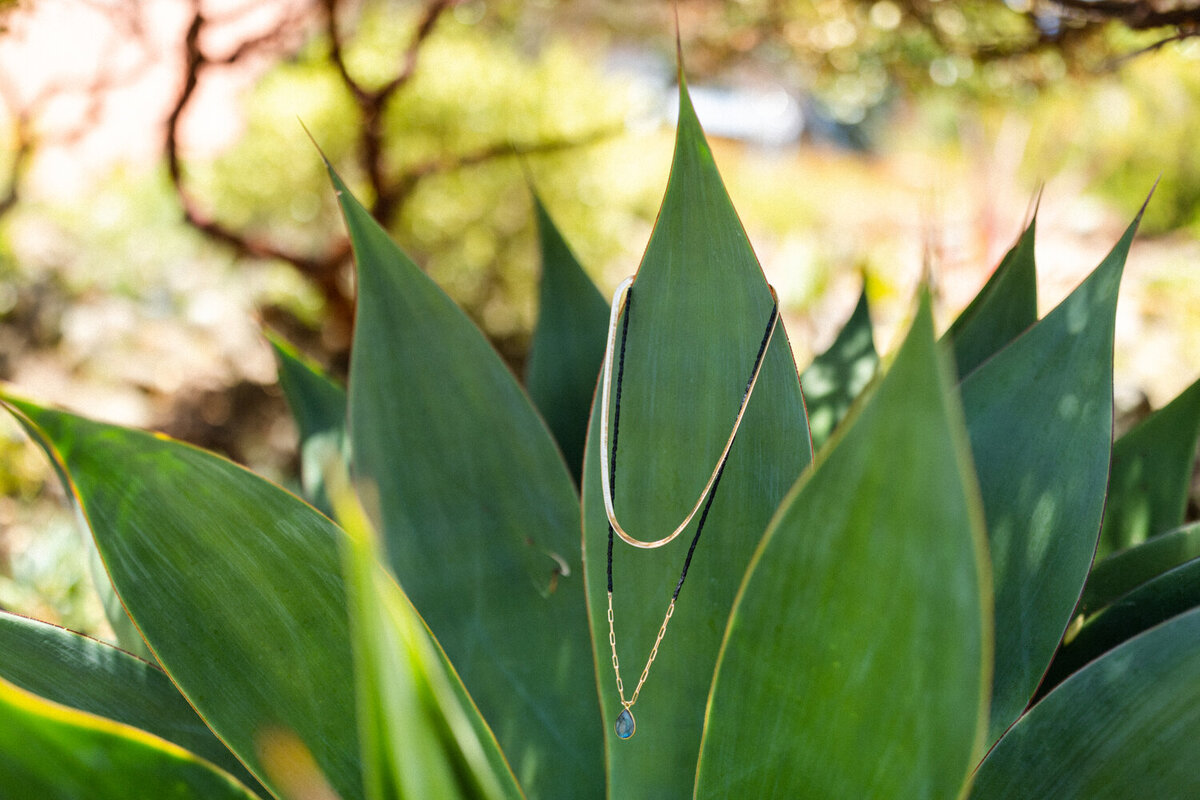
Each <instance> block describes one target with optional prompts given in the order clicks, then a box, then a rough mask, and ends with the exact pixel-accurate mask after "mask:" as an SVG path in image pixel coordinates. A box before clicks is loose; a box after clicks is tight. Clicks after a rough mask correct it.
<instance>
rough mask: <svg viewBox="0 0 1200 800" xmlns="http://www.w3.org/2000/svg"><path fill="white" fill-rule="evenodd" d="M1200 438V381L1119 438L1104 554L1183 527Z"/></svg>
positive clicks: (1102, 547) (1103, 532) (1101, 551)
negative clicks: (1197, 443) (1197, 444)
mask: <svg viewBox="0 0 1200 800" xmlns="http://www.w3.org/2000/svg"><path fill="white" fill-rule="evenodd" d="M1198 438H1200V381H1196V382H1195V383H1193V384H1192V385H1191V386H1189V387H1188V388H1187V389H1184V390H1183V392H1181V393H1180V394H1179V396H1178V397H1176V398H1175V399H1174V400H1172V401H1171V402H1170V403H1168V404H1167V405H1165V406H1163V407H1162V408H1160V409H1159V410H1158V411H1156V412H1154V413H1153V414H1151V415H1150V416H1149V417H1147V418H1146V419H1144V420H1142V421H1141V422H1140V423H1139V424H1138V425H1137V426H1136V427H1134V428H1133V429H1132V430H1130V431H1129V432H1128V433H1126V434H1125V435H1124V436H1122V437H1121V438H1120V439H1118V440H1117V443H1116V444H1115V445H1114V446H1113V454H1112V473H1111V475H1110V477H1109V481H1108V503H1107V505H1106V506H1105V510H1104V527H1103V528H1102V529H1101V532H1100V548H1099V554H1100V555H1105V554H1107V553H1110V552H1113V551H1115V550H1121V549H1124V548H1126V547H1130V546H1132V545H1135V544H1138V543H1139V542H1143V541H1145V540H1147V539H1149V538H1150V537H1152V536H1157V535H1158V534H1160V533H1163V532H1164V531H1169V530H1171V529H1172V528H1177V527H1179V526H1180V525H1182V524H1183V515H1184V511H1185V510H1186V508H1187V497H1188V487H1189V486H1190V485H1191V480H1192V467H1193V466H1194V465H1195V463H1196V441H1197V439H1198Z"/></svg>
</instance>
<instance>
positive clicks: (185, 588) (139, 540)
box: [5, 398, 363, 800]
mask: <svg viewBox="0 0 1200 800" xmlns="http://www.w3.org/2000/svg"><path fill="white" fill-rule="evenodd" d="M5 399H6V401H7V403H8V404H9V405H10V408H13V409H15V411H16V413H19V414H23V415H24V416H25V417H27V419H28V424H27V427H29V428H31V429H32V430H35V431H37V434H38V437H39V438H40V440H41V442H42V444H43V446H44V447H45V448H47V449H48V451H51V452H53V453H54V454H55V458H56V460H57V461H58V463H59V464H60V467H59V468H60V469H62V470H63V471H65V472H66V473H67V474H68V475H69V476H70V480H71V484H70V485H71V488H72V489H73V490H74V493H75V496H76V497H77V499H78V501H79V504H80V506H81V507H82V509H83V513H84V516H85V517H86V519H87V522H88V524H89V526H90V527H91V530H92V535H93V536H94V538H95V540H96V543H97V546H98V548H99V550H100V555H101V557H102V558H103V559H104V564H105V566H106V567H107V569H108V572H109V575H110V576H111V578H112V582H113V585H114V586H115V587H116V590H117V593H118V595H119V596H120V598H121V601H122V603H123V604H124V605H125V608H126V609H128V611H129V615H130V617H131V618H132V619H133V621H134V622H135V623H136V624H137V626H138V628H139V630H140V631H141V632H142V635H143V636H144V638H145V639H146V641H147V643H148V644H149V645H150V647H151V649H152V651H153V652H154V655H155V657H156V658H157V659H158V662H159V664H161V665H162V667H163V669H164V670H165V671H166V673H167V674H168V675H169V676H170V677H171V680H172V681H173V682H174V683H175V685H176V686H178V687H179V689H180V691H182V692H183V694H184V695H185V696H186V697H187V699H188V702H190V703H191V705H192V706H193V707H194V708H195V709H196V711H197V712H198V713H199V714H200V716H201V717H202V718H203V719H204V721H205V722H206V723H207V724H208V725H209V726H210V727H211V728H212V729H213V731H215V732H216V733H217V735H218V736H220V737H221V740H222V741H224V742H225V743H226V744H227V745H228V746H229V748H230V749H231V750H232V751H233V752H234V753H235V754H236V755H237V756H238V758H239V759H240V760H241V761H242V762H243V763H244V764H246V766H247V767H248V768H249V769H250V771H251V772H252V773H253V774H254V775H255V776H256V777H257V778H258V779H259V780H261V781H262V782H263V784H264V785H266V786H267V787H268V788H269V789H270V790H271V791H273V792H278V791H279V788H280V787H279V784H278V783H277V782H275V781H274V780H272V779H270V778H268V777H267V776H266V773H265V771H264V766H263V762H262V760H261V757H260V754H259V752H258V746H259V745H260V744H261V743H262V741H263V740H264V739H266V738H271V737H274V736H276V735H277V734H281V733H284V732H286V733H287V734H288V735H291V736H294V737H295V738H298V739H299V741H300V743H302V744H303V746H304V747H306V748H307V749H308V750H309V751H310V753H311V756H312V758H313V759H314V760H315V762H316V764H317V766H318V767H319V769H320V770H321V771H322V772H323V773H324V774H325V775H326V776H327V778H328V779H329V781H330V783H331V784H332V786H333V788H334V789H335V790H336V791H337V792H338V793H339V794H340V795H341V797H342V800H353V799H354V798H359V797H362V796H363V794H362V792H363V790H362V778H361V774H360V768H359V762H358V750H359V749H358V741H357V735H356V731H355V723H354V715H353V714H352V713H351V711H350V709H352V708H353V707H354V689H353V680H352V679H351V677H350V676H352V675H353V663H352V659H351V650H350V638H349V631H348V629H347V625H348V622H347V613H346V609H347V601H346V593H345V590H344V586H343V581H342V575H341V569H340V561H339V555H338V540H339V538H340V537H341V536H342V533H341V531H340V530H339V529H338V528H337V527H336V526H335V525H334V524H333V523H332V522H330V521H329V520H328V519H326V518H325V517H324V516H322V515H321V514H319V513H318V512H317V511H315V510H314V509H313V508H312V507H311V506H309V505H307V504H306V503H304V502H303V501H301V500H300V499H298V498H296V497H294V496H293V495H291V494H288V493H287V492H285V491H283V490H282V489H280V488H278V487H277V486H275V485H273V484H271V483H269V482H267V481H265V480H263V479H262V478H259V477H258V476H256V475H254V474H253V473H251V472H248V471H247V470H244V469H242V468H241V467H239V466H237V465H236V464H233V463H231V462H229V461H226V460H225V459H222V458H220V457H218V456H215V455H213V454H211V453H207V452H204V451H202V450H199V449H197V448H194V447H190V446H188V445H184V444H181V443H179V442H175V441H172V440H170V439H168V438H167V437H165V436H161V435H152V434H148V433H143V432H141V431H132V430H127V429H124V428H119V427H116V426H112V425H104V424H101V423H98V422H93V421H90V420H86V419H83V418H80V417H76V416H74V415H71V414H66V413H63V412H59V411H52V410H49V409H44V408H40V407H38V406H35V405H33V404H32V403H28V402H24V401H19V400H15V399H13V398H5Z"/></svg>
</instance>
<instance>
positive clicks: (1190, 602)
mask: <svg viewBox="0 0 1200 800" xmlns="http://www.w3.org/2000/svg"><path fill="white" fill-rule="evenodd" d="M1196 606H1200V558H1195V559H1192V560H1191V561H1188V562H1186V563H1184V564H1181V565H1180V566H1178V567H1175V568H1174V569H1170V570H1167V571H1166V572H1164V573H1163V574H1162V575H1159V576H1158V577H1156V578H1153V579H1152V580H1149V581H1147V582H1146V583H1143V584H1142V585H1141V586H1138V587H1137V588H1136V589H1133V590H1132V591H1130V592H1128V593H1127V594H1124V595H1121V596H1120V597H1118V598H1117V599H1116V600H1114V601H1113V602H1112V603H1111V604H1110V605H1108V606H1106V607H1104V608H1103V609H1101V610H1100V611H1099V612H1097V613H1096V614H1095V615H1093V616H1092V617H1090V618H1088V619H1086V620H1085V621H1084V623H1083V626H1082V627H1081V628H1079V630H1078V631H1075V630H1072V631H1071V632H1070V633H1069V634H1068V635H1067V637H1066V639H1065V641H1064V642H1063V645H1062V647H1060V648H1059V650H1058V652H1057V653H1056V654H1055V656H1054V662H1053V663H1052V664H1051V665H1050V670H1049V672H1047V673H1046V679H1045V681H1044V682H1043V687H1042V689H1041V690H1040V691H1045V690H1046V689H1048V688H1049V687H1052V686H1055V685H1057V684H1059V683H1061V682H1062V681H1063V679H1064V678H1066V677H1067V676H1068V675H1070V674H1071V673H1073V672H1075V671H1076V670H1078V669H1079V668H1080V667H1082V666H1083V665H1084V664H1086V663H1088V662H1089V661H1091V660H1092V659H1094V658H1096V657H1098V656H1100V655H1101V654H1103V653H1105V652H1107V651H1109V650H1111V649H1113V648H1114V647H1116V646H1117V645H1119V644H1121V643H1122V642H1124V641H1126V640H1128V639H1131V638H1133V637H1134V636H1136V635H1138V634H1139V633H1141V632H1142V631H1144V630H1147V629H1149V628H1152V627H1154V626H1155V625H1157V624H1159V623H1160V622H1162V621H1164V620H1167V619H1170V618H1171V617H1173V616H1175V615H1177V614H1182V613H1183V612H1185V611H1188V610H1190V609H1193V608H1195V607H1196Z"/></svg>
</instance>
